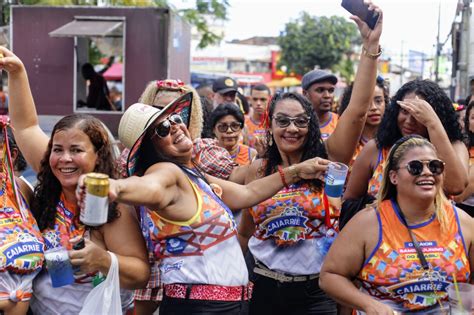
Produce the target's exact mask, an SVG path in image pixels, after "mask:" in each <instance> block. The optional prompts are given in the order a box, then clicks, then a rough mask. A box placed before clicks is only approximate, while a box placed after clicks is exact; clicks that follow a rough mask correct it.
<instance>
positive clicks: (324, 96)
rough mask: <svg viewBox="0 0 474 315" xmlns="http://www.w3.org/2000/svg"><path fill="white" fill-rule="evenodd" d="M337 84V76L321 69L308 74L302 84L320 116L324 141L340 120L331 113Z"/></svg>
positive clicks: (305, 93)
mask: <svg viewBox="0 0 474 315" xmlns="http://www.w3.org/2000/svg"><path fill="white" fill-rule="evenodd" d="M336 83H337V78H336V76H335V75H333V74H332V73H329V72H326V71H323V70H319V69H317V70H312V71H310V72H308V73H306V74H305V75H304V76H303V80H302V82H301V86H302V88H303V94H304V95H305V96H306V97H307V98H308V99H309V100H310V102H311V103H312V104H313V110H314V112H315V113H316V115H317V116H318V119H319V129H320V130H321V138H322V139H323V140H326V139H327V138H328V137H329V136H330V135H331V134H332V133H333V131H334V129H336V125H337V121H338V120H339V116H338V115H337V114H335V113H332V112H331V108H332V105H333V102H334V90H335V87H336Z"/></svg>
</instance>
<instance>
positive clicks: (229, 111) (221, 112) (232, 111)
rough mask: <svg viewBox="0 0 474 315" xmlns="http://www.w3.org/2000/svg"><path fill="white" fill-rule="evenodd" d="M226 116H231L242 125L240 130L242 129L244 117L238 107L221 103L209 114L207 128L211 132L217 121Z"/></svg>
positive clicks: (233, 104)
mask: <svg viewBox="0 0 474 315" xmlns="http://www.w3.org/2000/svg"><path fill="white" fill-rule="evenodd" d="M228 115H231V116H233V117H234V118H235V119H236V120H237V121H238V122H239V123H240V124H241V125H242V128H243V127H244V124H245V117H244V114H243V113H242V111H241V110H240V108H239V107H238V105H237V104H235V103H223V104H220V105H219V106H217V107H216V109H214V110H213V111H212V113H211V117H210V118H209V120H210V126H209V127H210V128H211V130H212V131H213V130H214V127H215V126H216V124H217V122H218V121H219V120H221V119H222V118H223V117H225V116H228Z"/></svg>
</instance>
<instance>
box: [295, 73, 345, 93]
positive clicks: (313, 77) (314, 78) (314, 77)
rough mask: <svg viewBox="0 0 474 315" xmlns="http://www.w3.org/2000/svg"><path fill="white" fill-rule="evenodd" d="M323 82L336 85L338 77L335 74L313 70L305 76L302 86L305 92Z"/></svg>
mask: <svg viewBox="0 0 474 315" xmlns="http://www.w3.org/2000/svg"><path fill="white" fill-rule="evenodd" d="M323 81H328V82H331V83H332V84H334V85H336V83H337V77H336V76H335V75H334V74H332V73H329V72H326V71H324V70H319V69H317V70H312V71H310V72H308V73H306V74H305V75H304V76H303V80H301V86H302V87H303V90H307V89H309V87H310V86H311V85H313V84H314V83H316V82H323Z"/></svg>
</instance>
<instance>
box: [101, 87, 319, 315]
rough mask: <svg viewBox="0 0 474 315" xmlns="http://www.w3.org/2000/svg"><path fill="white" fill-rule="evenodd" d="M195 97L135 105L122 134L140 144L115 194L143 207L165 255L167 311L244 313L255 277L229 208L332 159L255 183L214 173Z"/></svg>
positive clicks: (312, 173)
mask: <svg viewBox="0 0 474 315" xmlns="http://www.w3.org/2000/svg"><path fill="white" fill-rule="evenodd" d="M191 105H192V96H191V95H190V94H185V95H184V96H182V97H180V98H179V99H177V100H176V101H174V102H173V103H172V104H170V105H168V106H166V107H165V108H164V109H162V110H159V109H157V108H154V107H151V106H147V105H143V104H134V105H132V106H130V107H129V108H128V109H127V111H126V112H125V114H124V115H123V117H122V119H121V121H120V126H119V137H120V140H121V141H122V142H123V143H133V145H132V148H131V151H130V155H129V157H128V162H127V169H128V173H129V175H130V177H129V178H126V179H120V180H111V182H110V195H109V196H110V198H111V200H116V201H119V202H125V203H129V204H132V205H137V206H140V205H143V206H144V207H146V209H147V211H148V212H149V214H150V215H149V216H148V217H149V218H151V219H150V220H149V222H142V230H146V231H148V233H150V236H151V237H150V239H151V240H152V242H151V244H148V246H149V248H150V247H151V248H152V249H153V251H154V253H155V255H156V258H157V259H161V264H160V271H161V280H162V282H163V284H164V297H163V302H162V304H161V306H160V313H161V314H176V313H181V314H192V313H198V312H207V311H209V312H211V311H212V312H217V313H222V314H242V313H244V312H245V309H246V307H247V305H246V304H247V300H248V298H249V290H248V274H247V269H246V266H245V262H244V258H243V255H242V251H241V250H240V247H239V243H238V241H237V236H236V235H237V233H236V226H235V223H234V221H233V219H232V213H231V212H230V211H229V209H228V208H231V209H241V208H245V207H249V206H251V205H253V204H256V203H258V202H259V201H261V200H264V199H265V198H268V197H269V196H271V195H273V194H275V193H276V192H277V191H278V190H279V189H281V187H283V183H292V182H295V181H297V180H299V179H303V178H315V177H321V176H322V175H323V173H324V171H325V170H326V168H327V163H328V161H326V160H324V159H320V158H316V159H311V160H307V161H305V162H303V163H300V164H296V165H294V166H293V167H291V168H286V169H283V170H282V172H281V173H280V174H273V175H272V176H268V177H266V178H262V179H261V180H259V181H255V182H253V183H251V184H249V185H246V186H241V185H238V184H235V183H232V182H227V181H224V180H220V179H217V178H214V177H212V176H207V175H204V174H202V173H201V171H200V170H199V168H197V167H196V166H195V164H194V163H193V160H192V158H191V156H192V141H191V139H190V135H189V131H188V129H187V127H186V125H187V123H188V122H189V112H190V109H189V107H190V106H191Z"/></svg>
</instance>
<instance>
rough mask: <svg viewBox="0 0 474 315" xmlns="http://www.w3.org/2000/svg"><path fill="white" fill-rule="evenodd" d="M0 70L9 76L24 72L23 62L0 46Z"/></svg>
mask: <svg viewBox="0 0 474 315" xmlns="http://www.w3.org/2000/svg"><path fill="white" fill-rule="evenodd" d="M1 55H3V57H2V56H1ZM0 70H5V71H7V72H8V73H9V74H12V73H15V72H18V71H22V70H24V66H23V62H21V60H20V58H18V57H17V56H16V55H15V54H14V53H12V52H11V51H10V50H8V49H7V48H5V47H3V46H0Z"/></svg>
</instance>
